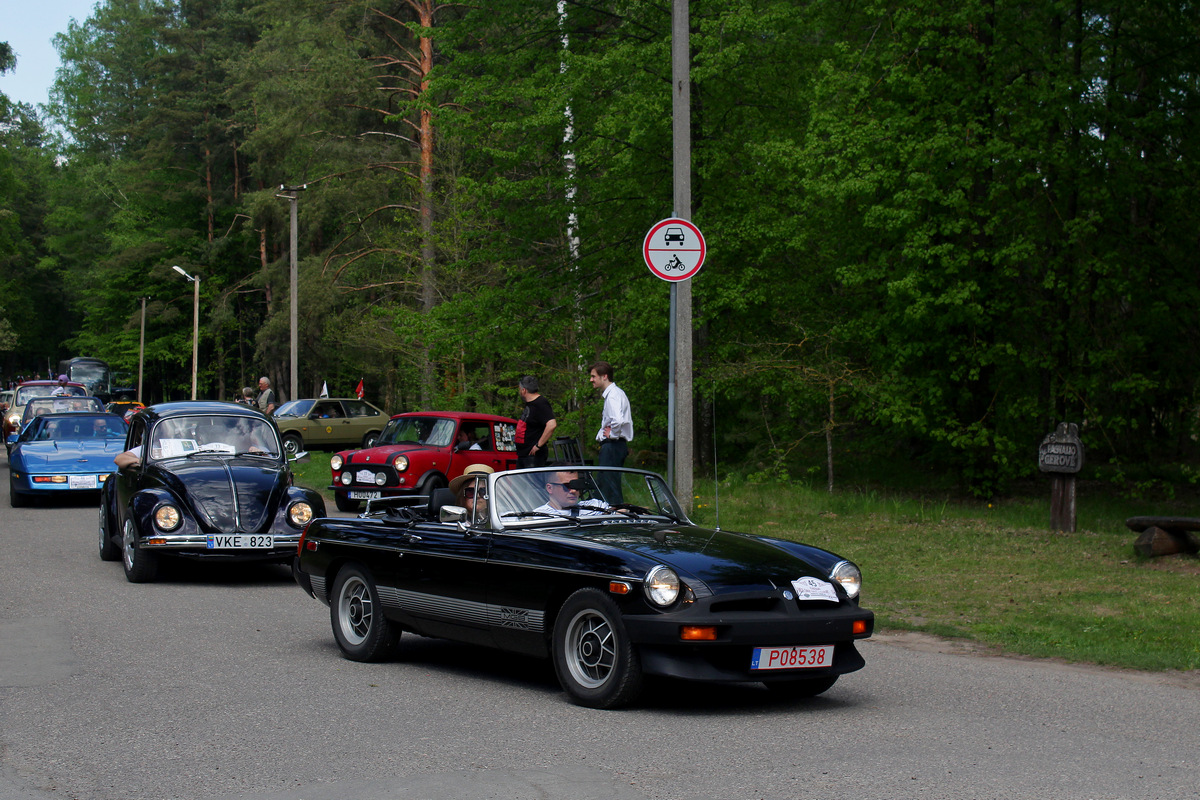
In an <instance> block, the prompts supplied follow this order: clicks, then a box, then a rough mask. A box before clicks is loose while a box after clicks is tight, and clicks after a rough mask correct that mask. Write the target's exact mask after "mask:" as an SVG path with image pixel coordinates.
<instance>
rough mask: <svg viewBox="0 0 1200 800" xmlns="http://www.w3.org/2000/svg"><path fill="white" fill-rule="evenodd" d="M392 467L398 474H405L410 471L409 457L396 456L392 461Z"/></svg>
mask: <svg viewBox="0 0 1200 800" xmlns="http://www.w3.org/2000/svg"><path fill="white" fill-rule="evenodd" d="M392 466H393V467H395V468H396V472H404V470H406V469H408V456H396V457H395V458H393V459H392Z"/></svg>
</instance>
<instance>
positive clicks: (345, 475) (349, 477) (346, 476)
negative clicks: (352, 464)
mask: <svg viewBox="0 0 1200 800" xmlns="http://www.w3.org/2000/svg"><path fill="white" fill-rule="evenodd" d="M352 480H354V476H353V475H351V474H350V473H349V472H343V473H342V486H349V485H350V481H352Z"/></svg>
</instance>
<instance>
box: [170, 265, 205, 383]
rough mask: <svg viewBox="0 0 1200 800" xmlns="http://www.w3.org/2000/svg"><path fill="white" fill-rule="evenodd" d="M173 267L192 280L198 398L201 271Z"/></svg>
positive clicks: (193, 333)
mask: <svg viewBox="0 0 1200 800" xmlns="http://www.w3.org/2000/svg"><path fill="white" fill-rule="evenodd" d="M171 269H173V270H175V271H176V272H178V273H179V274H180V275H182V276H183V277H185V278H187V279H188V280H189V281H191V284H192V287H193V290H192V399H193V400H195V399H196V373H197V368H198V366H199V364H200V273H196V274H195V275H189V274H187V272H186V271H185V270H184V268H183V267H180V266H174V267H171Z"/></svg>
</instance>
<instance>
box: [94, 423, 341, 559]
mask: <svg viewBox="0 0 1200 800" xmlns="http://www.w3.org/2000/svg"><path fill="white" fill-rule="evenodd" d="M125 444H126V451H127V454H128V456H129V457H128V458H124V459H123V458H122V456H125V455H126V454H122V456H118V457H117V467H118V468H117V471H116V472H115V473H113V475H112V476H111V477H110V478H109V479H108V480H107V481H105V482H104V489H103V491H102V492H101V497H100V525H99V528H100V535H99V544H100V558H102V559H104V560H105V561H116V560H117V559H118V558H120V559H121V560H122V561H123V563H124V566H125V577H126V578H128V579H129V580H130V581H132V582H134V583H141V582H145V581H152V580H154V579H155V577H156V576H157V573H158V566H159V560H160V558H161V557H163V556H171V557H183V558H191V559H205V560H220V561H266V562H270V561H275V562H283V561H287V560H289V559H290V558H291V556H292V555H294V554H295V552H296V545H297V543H298V542H299V539H300V533H301V532H302V531H303V529H304V526H305V525H306V524H308V521H309V520H311V519H312V518H313V517H320V516H324V515H325V501H324V500H323V499H322V498H321V495H320V494H319V493H317V492H316V491H314V490H312V489H303V488H300V487H297V486H293V485H292V471H291V469H290V467H289V465H288V461H287V458H286V457H285V455H284V450H283V446H282V444H281V442H280V438H279V430H278V429H277V428H276V427H275V424H274V423H273V422H272V421H271V419H270V418H269V417H267V416H266V415H264V414H262V413H261V412H259V411H258V410H257V409H254V408H250V407H247V406H241V405H236V404H234V403H221V402H183V403H163V404H160V405H155V406H150V407H149V408H146V409H144V410H142V411H140V412H139V413H138V414H137V415H135V416H134V417H133V419H132V420H131V422H130V426H129V435H128V438H127V439H126V443H125ZM123 462H125V463H123ZM130 462H132V463H130Z"/></svg>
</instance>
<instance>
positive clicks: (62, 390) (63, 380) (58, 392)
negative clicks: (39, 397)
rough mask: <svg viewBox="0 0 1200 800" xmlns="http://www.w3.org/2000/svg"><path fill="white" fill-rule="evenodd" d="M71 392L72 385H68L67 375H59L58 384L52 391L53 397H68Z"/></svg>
mask: <svg viewBox="0 0 1200 800" xmlns="http://www.w3.org/2000/svg"><path fill="white" fill-rule="evenodd" d="M70 394H71V389H70V387H68V386H67V376H66V375H59V376H58V386H55V387H54V391H52V392H50V396H51V397H66V396H68V395H70Z"/></svg>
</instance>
